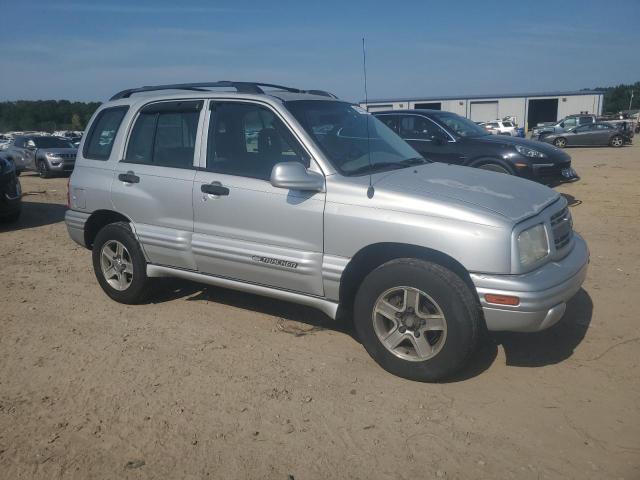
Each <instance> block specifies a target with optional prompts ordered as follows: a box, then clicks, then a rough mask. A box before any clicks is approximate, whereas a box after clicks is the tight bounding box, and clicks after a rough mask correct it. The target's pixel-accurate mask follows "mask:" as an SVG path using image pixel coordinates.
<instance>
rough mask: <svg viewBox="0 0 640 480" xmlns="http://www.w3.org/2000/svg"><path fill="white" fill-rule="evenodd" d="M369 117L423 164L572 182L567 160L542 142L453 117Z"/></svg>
mask: <svg viewBox="0 0 640 480" xmlns="http://www.w3.org/2000/svg"><path fill="white" fill-rule="evenodd" d="M374 115H375V116H376V117H377V118H378V119H380V120H381V121H382V122H383V123H385V124H386V125H387V126H388V127H389V128H391V129H392V130H394V131H395V132H396V133H397V134H399V135H400V136H401V137H402V138H403V139H404V140H405V141H406V142H408V143H409V144H410V145H411V146H412V147H413V148H415V149H416V150H417V151H418V152H420V154H421V155H422V156H423V157H424V158H426V159H427V160H431V161H435V162H445V163H453V164H458V165H465V166H470V167H476V168H481V169H483V170H491V171H494V172H500V173H508V174H511V175H516V176H519V177H523V178H528V179H530V180H535V181H538V182H542V183H547V184H556V183H561V182H572V181H575V180H578V178H579V177H578V175H577V174H576V172H575V171H574V170H573V168H571V157H570V156H569V155H567V154H566V153H564V152H563V151H561V150H559V149H557V148H555V147H552V146H550V145H547V144H545V143H541V142H536V141H532V140H527V139H524V138H518V137H512V136H507V135H491V134H489V133H488V132H487V131H486V130H485V129H484V128H482V127H480V126H478V125H476V124H475V123H474V122H472V121H471V120H469V119H466V118H464V117H461V116H459V115H456V114H455V113H450V112H444V111H440V110H389V111H383V112H375V113H374Z"/></svg>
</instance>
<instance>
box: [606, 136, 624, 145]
mask: <svg viewBox="0 0 640 480" xmlns="http://www.w3.org/2000/svg"><path fill="white" fill-rule="evenodd" d="M609 145H611V146H612V147H615V148H620V147H621V146H623V145H624V138H622V137H621V136H620V135H614V136H613V137H612V138H611V141H610V142H609Z"/></svg>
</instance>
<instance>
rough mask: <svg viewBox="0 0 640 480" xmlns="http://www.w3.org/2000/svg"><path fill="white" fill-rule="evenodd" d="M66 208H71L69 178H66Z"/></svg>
mask: <svg viewBox="0 0 640 480" xmlns="http://www.w3.org/2000/svg"><path fill="white" fill-rule="evenodd" d="M67 208H71V177H69V178H67Z"/></svg>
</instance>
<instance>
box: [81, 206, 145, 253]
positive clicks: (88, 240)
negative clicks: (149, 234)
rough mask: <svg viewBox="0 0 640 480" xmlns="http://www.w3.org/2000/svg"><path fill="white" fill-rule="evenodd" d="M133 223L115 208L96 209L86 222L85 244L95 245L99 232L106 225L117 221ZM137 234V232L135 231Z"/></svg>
mask: <svg viewBox="0 0 640 480" xmlns="http://www.w3.org/2000/svg"><path fill="white" fill-rule="evenodd" d="M116 222H126V223H131V220H130V219H128V218H127V217H126V216H124V215H123V214H121V213H119V212H115V211H113V210H96V211H95V212H93V213H92V214H91V215H90V216H89V218H88V219H87V221H86V223H85V224H84V244H85V246H86V247H87V248H88V249H91V248H92V247H93V242H94V240H95V239H96V235H98V232H99V231H100V230H101V229H103V228H104V227H105V226H107V225H109V224H111V223H116ZM134 235H135V233H134Z"/></svg>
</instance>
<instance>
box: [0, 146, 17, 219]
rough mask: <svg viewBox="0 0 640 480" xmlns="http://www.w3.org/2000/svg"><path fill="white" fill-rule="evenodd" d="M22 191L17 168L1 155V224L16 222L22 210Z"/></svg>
mask: <svg viewBox="0 0 640 480" xmlns="http://www.w3.org/2000/svg"><path fill="white" fill-rule="evenodd" d="M21 197H22V191H21V189H20V181H19V180H18V177H17V176H16V166H15V165H14V163H13V162H12V161H11V160H9V159H8V158H6V157H4V156H1V155H0V222H15V221H16V220H18V217H19V216H20V211H21V209H22V201H21Z"/></svg>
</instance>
